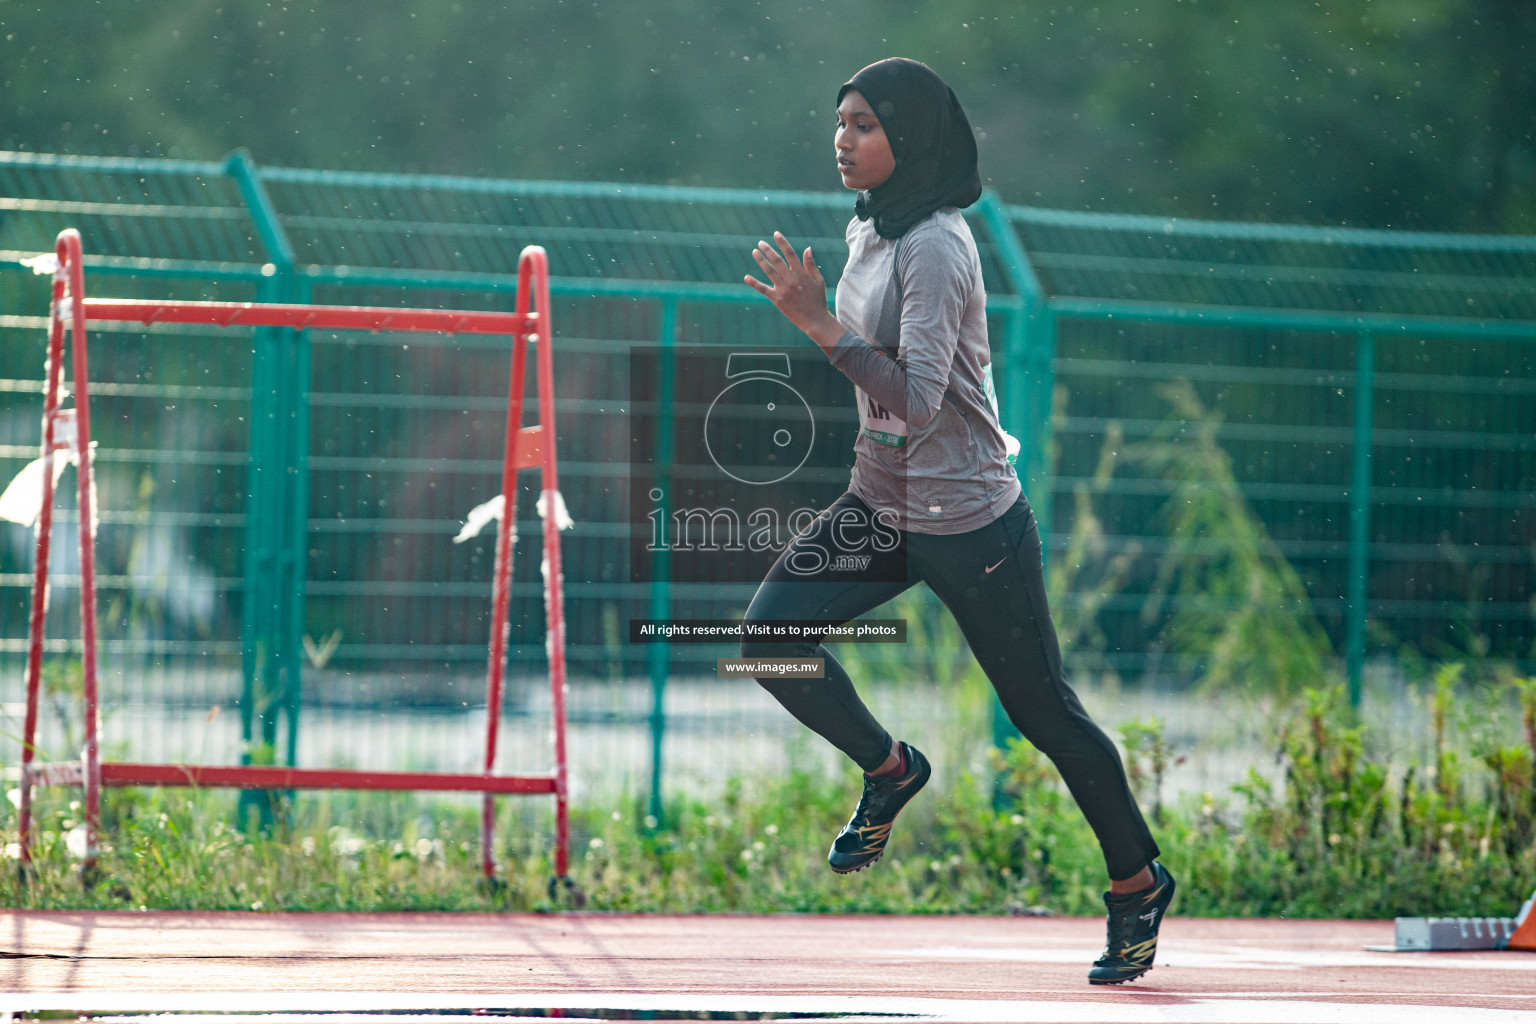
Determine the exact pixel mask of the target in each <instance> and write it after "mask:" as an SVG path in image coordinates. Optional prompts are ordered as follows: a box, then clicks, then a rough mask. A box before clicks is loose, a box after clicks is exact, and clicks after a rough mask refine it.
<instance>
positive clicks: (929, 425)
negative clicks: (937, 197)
mask: <svg viewBox="0 0 1536 1024" xmlns="http://www.w3.org/2000/svg"><path fill="white" fill-rule="evenodd" d="M898 249H899V252H898ZM898 261H899V263H898ZM986 303H987V296H986V291H985V289H984V288H983V286H982V281H981V260H980V258H979V257H978V256H977V254H976V241H975V239H974V238H972V237H971V229H970V227H969V226H968V225H967V224H966V223H965V218H964V217H962V216H961V214H960V211H959V210H956V209H954V208H953V207H945V208H944V209H941V210H938V211H936V212H935V213H933V214H931V215H930V216H928V217H927V218H926V219H924V220H922V221H919V222H918V223H917V224H916V225H914V226H913V227H912V228H911V229H910V230H909V231H908V232H907V233H906V234H905V235H903V236H902V237H901V238H900V239H898V240H890V239H885V238H881V237H880V236H879V235H878V234H876V233H875V229H874V222H873V221H860V220H858V219H856V218H855V219H854V220H852V221H850V222H849V224H848V265H847V266H846V267H845V268H844V270H843V276H842V279H841V280H840V281H839V282H838V285H837V318H838V320H840V321H841V322H842V323H843V325H844V326H845V327H847V328H848V332H847V333H846V334H844V335H843V336H842V338H840V339H839V340H838V343H837V345H836V347H835V348H834V349H833V350H832V354H831V357H830V358H831V362H832V365H833V366H835V367H837V368H838V369H839V370H841V371H842V372H843V374H844V375H845V376H847V377H848V379H849V380H851V381H853V383H854V384H855V385H856V387H857V391H856V397H857V401H858V404H859V423H860V430H859V439H858V441H857V442H855V444H854V455H855V458H854V465H853V475H852V478H851V480H850V482H849V489H850V490H852V491H853V493H854V494H855V495H857V496H858V497H859V498H860V499H861V500H863V501H864V503H865V504H867V505H868V506H869V507H870V508H872V509H874V510H876V511H880V510H882V509H888V510H890V511H891V512H894V513H895V514H896V516H897V518H898V520H899V522H898V523H897V524H896V525H897V526H898V527H899V528H900V529H903V530H910V531H913V532H915V533H937V534H953V533H967V532H969V531H971V530H977V529H980V528H981V527H983V526H986V525H987V524H988V523H990V522H992V520H994V519H996V518H997V517H998V516H1000V515H1002V514H1003V512H1004V511H1006V510H1007V509H1008V507H1009V506H1011V505H1012V504H1013V503H1014V502H1015V501H1016V500H1017V499H1018V496H1019V492H1020V490H1021V488H1020V485H1019V478H1018V475H1017V474H1016V473H1015V472H1014V469H1013V466H1012V465H1010V464H1009V462H1008V459H1007V454H1006V449H1005V446H1004V442H1003V432H1002V428H1001V427H1000V426H999V424H998V420H997V411H996V399H995V391H994V390H993V387H992V367H991V363H992V353H991V350H990V348H988V345H987V314H986Z"/></svg>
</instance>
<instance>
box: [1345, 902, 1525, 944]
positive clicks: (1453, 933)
mask: <svg viewBox="0 0 1536 1024" xmlns="http://www.w3.org/2000/svg"><path fill="white" fill-rule="evenodd" d="M1533 903H1536V893H1533V894H1532V895H1531V898H1530V899H1528V900H1526V901H1525V905H1524V906H1522V907H1521V908H1520V913H1519V914H1518V915H1517V916H1515V917H1399V918H1396V919H1395V920H1394V921H1393V924H1394V926H1395V935H1394V936H1393V945H1391V946H1369V947H1367V948H1368V949H1371V950H1375V951H1378V952H1386V953H1409V952H1420V951H1425V950H1440V949H1445V950H1449V949H1523V950H1533V951H1536V914H1533V913H1532V912H1531V907H1532V904H1533Z"/></svg>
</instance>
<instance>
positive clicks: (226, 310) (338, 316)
mask: <svg viewBox="0 0 1536 1024" xmlns="http://www.w3.org/2000/svg"><path fill="white" fill-rule="evenodd" d="M85 315H86V316H87V317H88V318H89V319H91V320H122V321H128V322H132V323H141V324H211V325H214V326H218V327H233V326H237V325H243V326H255V327H293V328H296V329H298V330H305V329H317V330H333V331H440V332H443V333H445V334H520V333H523V332H525V331H529V330H534V329H535V328H534V327H533V325H532V323H531V322H530V318H529V315H528V314H527V313H522V314H514V313H488V312H470V311H465V310H456V309H390V308H388V307H383V306H305V305H290V304H283V303H276V302H262V303H255V302H143V301H140V300H137V299H87V300H86V301H85ZM536 317H537V315H536V314H535V317H534V318H535V319H536Z"/></svg>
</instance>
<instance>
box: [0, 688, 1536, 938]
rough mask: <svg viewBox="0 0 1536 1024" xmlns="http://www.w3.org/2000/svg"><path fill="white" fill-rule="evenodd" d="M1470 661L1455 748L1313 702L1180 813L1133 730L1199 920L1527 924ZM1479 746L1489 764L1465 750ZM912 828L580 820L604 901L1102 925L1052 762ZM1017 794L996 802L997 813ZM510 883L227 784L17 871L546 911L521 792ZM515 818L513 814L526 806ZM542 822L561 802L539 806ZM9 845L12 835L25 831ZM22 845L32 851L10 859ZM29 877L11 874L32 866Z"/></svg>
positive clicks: (342, 819)
mask: <svg viewBox="0 0 1536 1024" xmlns="http://www.w3.org/2000/svg"><path fill="white" fill-rule="evenodd" d="M1458 676H1459V671H1458V669H1457V668H1456V667H1455V666H1452V667H1448V668H1446V669H1443V670H1442V671H1441V672H1440V673H1439V675H1438V677H1437V680H1436V683H1435V687H1434V692H1433V694H1432V695H1431V698H1430V711H1431V715H1432V717H1433V719H1434V721H1435V723H1436V733H1435V737H1434V745H1433V749H1431V750H1429V751H1428V752H1426V753H1425V754H1424V755H1423V756H1422V757H1409V758H1408V759H1407V761H1406V763H1403V764H1394V763H1391V762H1390V761H1389V760H1387V759H1385V758H1382V757H1380V756H1378V755H1375V754H1373V753H1372V752H1371V748H1372V745H1371V744H1370V743H1368V742H1367V739H1368V737H1367V735H1366V732H1365V729H1364V728H1363V727H1362V726H1360V725H1359V724H1358V723H1357V722H1356V720H1355V718H1354V716H1353V714H1352V713H1351V711H1350V709H1349V708H1348V706H1347V704H1346V702H1345V701H1344V700H1343V698H1342V696H1341V693H1340V691H1339V690H1338V689H1330V690H1309V691H1307V692H1306V693H1305V694H1304V695H1303V697H1302V698H1301V700H1300V701H1299V702H1298V703H1297V704H1295V705H1293V706H1292V708H1291V710H1290V711H1289V712H1288V713H1287V714H1286V715H1284V716H1282V718H1281V723H1282V724H1281V726H1280V728H1279V730H1278V746H1279V751H1278V753H1279V755H1280V760H1279V763H1280V765H1281V772H1280V774H1279V776H1278V777H1277V778H1275V779H1269V778H1264V777H1261V776H1259V775H1258V774H1256V773H1255V774H1252V775H1250V777H1249V778H1248V780H1247V781H1245V782H1243V783H1241V784H1239V785H1238V786H1235V787H1233V790H1232V791H1231V792H1229V793H1227V794H1224V795H1220V796H1215V795H1206V796H1194V795H1186V796H1185V797H1184V798H1182V799H1180V800H1178V801H1175V802H1174V803H1172V804H1171V805H1168V806H1161V805H1160V803H1159V802H1158V800H1157V796H1156V794H1157V791H1158V790H1159V789H1160V788H1161V784H1162V780H1161V773H1162V772H1163V771H1164V770H1166V767H1167V765H1168V764H1169V759H1170V757H1172V756H1173V753H1172V752H1171V751H1170V750H1168V748H1167V744H1166V742H1165V741H1164V739H1163V736H1162V731H1161V727H1160V725H1159V724H1158V723H1157V722H1155V721H1147V722H1139V723H1131V724H1130V725H1128V726H1126V727H1124V728H1123V729H1122V733H1123V736H1124V738H1125V740H1126V752H1127V762H1128V767H1129V769H1130V771H1129V774H1130V776H1131V778H1132V780H1133V782H1134V784H1135V785H1136V786H1137V788H1138V790H1139V791H1140V797H1141V799H1142V801H1143V803H1144V804H1145V805H1148V806H1152V807H1154V808H1159V807H1160V814H1159V813H1156V812H1154V819H1156V818H1160V819H1161V820H1160V821H1159V822H1158V823H1157V824H1155V825H1154V830H1155V831H1156V833H1157V835H1158V839H1159V842H1160V844H1161V845H1162V847H1163V859H1164V861H1165V862H1166V863H1167V864H1168V865H1169V867H1170V868H1171V869H1172V870H1173V871H1174V872H1175V873H1176V874H1177V875H1178V876H1179V879H1180V886H1179V892H1180V902H1179V905H1178V909H1177V912H1179V913H1183V914H1189V915H1217V916H1254V915H1257V916H1286V917H1367V918H1383V917H1392V916H1396V915H1430V914H1436V915H1481V914H1507V913H1511V912H1513V910H1514V909H1515V908H1516V907H1518V906H1519V904H1520V902H1521V900H1523V899H1524V898H1525V896H1527V895H1528V894H1529V890H1530V887H1531V886H1532V884H1533V880H1536V796H1533V794H1532V787H1531V777H1532V766H1533V764H1536V729H1533V728H1532V726H1533V724H1536V681H1532V680H1528V679H1515V680H1511V681H1509V682H1508V684H1507V686H1506V700H1507V696H1508V695H1513V696H1514V698H1515V699H1516V700H1517V701H1518V702H1519V706H1520V708H1521V714H1520V717H1519V725H1520V727H1521V731H1523V732H1524V735H1523V736H1512V735H1511V733H1513V732H1515V729H1514V728H1511V726H1512V725H1513V723H1514V721H1515V719H1514V718H1513V716H1503V717H1499V716H1488V715H1485V714H1482V713H1481V712H1483V711H1486V709H1485V708H1479V709H1477V710H1478V711H1479V714H1478V715H1477V716H1476V721H1477V722H1478V723H1484V724H1486V723H1488V722H1494V723H1496V724H1501V725H1502V726H1503V728H1493V729H1486V728H1484V727H1483V725H1481V724H1480V725H1478V726H1477V727H1476V728H1469V727H1468V725H1467V718H1468V716H1467V715H1463V714H1458V713H1457V710H1456V709H1457V706H1458V703H1460V702H1465V701H1468V700H1470V699H1471V697H1470V695H1469V694H1468V693H1467V692H1465V690H1466V688H1465V687H1461V688H1458V686H1457V680H1458ZM1469 738H1470V740H1471V744H1472V748H1473V749H1474V751H1475V753H1474V756H1472V757H1471V758H1467V759H1463V758H1462V757H1461V756H1460V755H1459V754H1458V750H1459V749H1461V748H1463V747H1466V745H1467V741H1468V740H1469ZM994 767H995V768H996V771H997V775H996V782H995V786H996V789H997V792H996V793H994V780H993V779H991V778H987V779H981V778H976V777H974V776H963V777H962V778H961V779H960V781H959V782H958V783H957V784H956V785H954V786H953V787H952V788H951V789H950V791H949V792H942V791H937V790H935V791H932V792H930V793H927V794H924V796H923V797H921V798H919V800H918V801H916V802H915V803H914V804H913V805H912V807H910V808H909V809H908V810H907V812H906V813H904V814H903V815H902V818H901V824H900V825H899V826H898V827H897V828H896V830H895V833H894V835H893V838H892V842H891V846H890V847H889V849H888V850H887V852H886V854H885V857H884V858H883V859H882V860H881V861H880V862H879V863H878V864H876V865H874V866H873V867H872V868H870V869H868V870H865V871H862V872H858V873H856V874H854V875H848V876H840V875H834V874H833V873H832V872H831V871H830V870H828V869H827V867H826V864H825V855H826V849H827V846H828V844H829V843H830V841H831V838H832V836H833V835H834V834H835V833H836V831H837V829H838V828H839V826H840V825H841V824H842V822H843V820H844V818H845V816H846V815H847V814H848V812H849V810H850V809H851V807H852V805H853V803H854V801H855V799H856V797H857V793H858V773H857V770H856V769H853V768H851V767H850V768H849V769H848V770H847V771H846V772H845V773H842V774H839V775H837V776H836V777H824V776H822V775H820V774H815V773H810V772H805V771H791V772H790V773H789V774H787V775H784V776H781V777H771V778H763V779H755V780H752V781H751V782H750V783H749V782H748V781H746V780H742V779H736V780H733V781H732V782H731V783H730V784H729V785H728V786H727V787H726V789H725V791H724V793H723V794H722V795H721V796H720V797H719V799H717V800H713V801H709V802H706V801H703V800H699V799H693V798H688V797H674V798H673V799H672V800H670V801H669V803H668V806H667V808H666V810H667V821H668V823H669V826H670V827H668V828H666V829H657V828H655V827H654V825H653V823H649V822H648V821H647V819H646V818H645V817H644V813H643V803H642V802H641V800H640V798H638V797H637V798H636V801H635V803H634V805H633V806H631V807H620V808H613V807H579V808H576V809H574V811H573V814H572V845H573V854H572V861H573V863H572V875H573V877H574V878H575V879H576V880H577V882H578V883H579V884H580V885H581V887H582V888H583V889H584V890H585V893H586V896H587V907H588V908H589V909H598V910H618V911H664V912H672V913H691V912H727V911H728V912H750V913H775V912H786V911H799V912H839V913H848V912H875V913H956V912H959V913H976V912H979V913H1005V912H1015V913H1020V912H1031V911H1033V912H1041V911H1049V912H1053V913H1060V914H1097V913H1100V912H1101V904H1100V902H1099V894H1100V892H1101V891H1102V890H1103V888H1104V869H1103V862H1102V860H1101V858H1100V854H1099V850H1098V847H1097V844H1096V843H1095V842H1094V839H1093V836H1092V833H1091V832H1090V831H1089V829H1088V826H1087V824H1086V823H1085V822H1084V821H1083V818H1082V815H1081V814H1080V813H1079V812H1078V810H1077V807H1076V806H1075V805H1074V803H1073V801H1072V799H1071V797H1070V795H1069V794H1068V793H1067V792H1066V790H1065V787H1064V786H1062V784H1061V782H1060V780H1059V778H1058V776H1057V774H1056V772H1055V769H1054V768H1052V767H1051V766H1050V764H1049V763H1047V762H1046V761H1045V759H1044V758H1043V757H1042V756H1041V755H1040V754H1039V753H1037V752H1036V751H1035V750H1034V749H1033V748H1032V747H1030V746H1028V745H1027V744H1024V743H1022V742H1015V743H1013V744H1012V745H1011V746H1010V747H1009V749H1008V750H1007V751H1006V752H1004V753H1001V754H999V755H998V756H997V759H996V764H995V766H994ZM995 797H1000V799H999V798H995ZM502 804H503V806H502V813H501V821H500V824H499V826H498V837H499V843H498V854H499V861H500V864H501V878H502V885H501V886H499V887H498V888H497V889H495V890H494V891H493V890H489V889H487V888H486V887H484V886H482V885H481V884H480V882H479V875H478V862H479V837H478V824H477V820H478V817H477V814H476V811H475V808H474V807H473V806H472V805H470V804H467V803H463V802H460V803H457V804H449V803H445V802H442V801H437V802H432V801H429V800H427V799H425V798H422V797H414V796H408V795H384V794H337V795H334V796H325V797H314V798H310V799H308V800H307V801H306V802H303V803H301V804H300V805H298V806H297V807H295V808H294V809H293V810H292V812H291V813H290V814H288V815H287V816H286V821H283V820H280V821H279V823H278V824H277V825H276V826H275V827H274V828H273V830H272V831H271V832H270V833H259V834H248V833H246V832H244V831H241V830H240V829H238V828H236V827H234V826H233V825H232V824H230V822H231V821H232V820H233V817H234V806H235V800H234V798H233V796H231V795H230V794H228V793H217V792H195V791H194V792H187V791H173V790H112V791H108V792H107V794H106V800H105V801H104V804H103V811H104V822H103V824H104V836H103V854H102V858H101V864H100V881H99V882H98V883H97V884H96V885H95V886H94V887H93V888H91V889H83V888H82V886H81V884H80V880H79V872H78V861H77V860H76V859H75V858H74V856H72V855H71V854H70V852H69V850H68V845H69V839H68V837H69V834H70V832H71V830H72V829H75V828H77V827H78V824H79V803H78V800H72V799H70V794H68V793H66V792H60V791H57V790H54V791H48V792H46V793H44V794H41V795H40V798H39V816H38V826H37V828H38V838H37V842H36V844H35V862H34V875H33V877H32V879H31V881H30V884H28V885H26V886H20V885H19V884H18V879H17V875H16V872H14V871H10V872H5V873H4V874H3V875H0V900H3V901H4V902H5V904H6V905H8V906H16V907H135V908H136V907H145V908H156V909H162V908H163V909H171V908H177V909H255V910H496V909H512V910H541V909H552V908H554V907H556V906H557V904H556V903H555V902H553V901H552V900H551V898H550V896H549V894H548V890H547V888H546V884H547V882H548V879H549V877H550V873H551V862H552V858H551V849H550V840H549V827H548V822H547V820H544V819H546V818H547V809H546V810H542V811H541V810H535V809H534V808H533V807H532V806H531V804H530V803H528V802H515V801H503V802H502ZM514 805H515V806H514ZM540 806H541V807H542V806H544V805H542V804H541V805H540ZM5 827H6V829H7V832H6V834H5V835H4V836H3V839H4V840H5V841H6V842H7V843H9V844H14V843H15V841H16V838H17V837H16V834H15V821H14V818H12V819H11V820H9V821H7V822H6V823H5ZM12 851H13V852H14V845H13V846H12ZM13 863H14V862H13Z"/></svg>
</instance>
